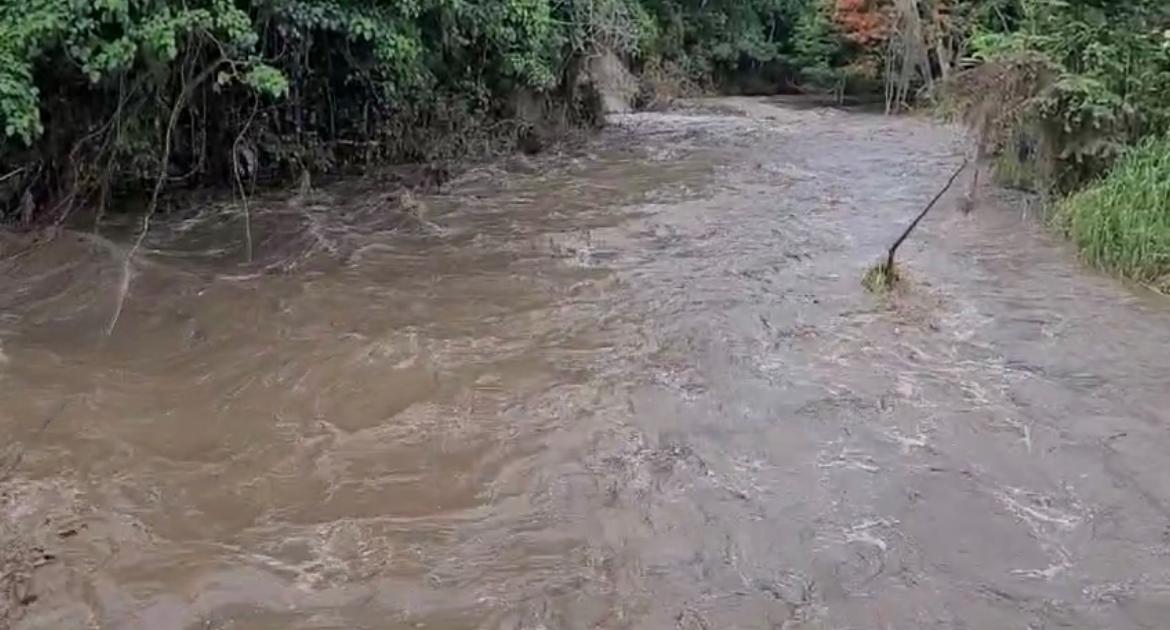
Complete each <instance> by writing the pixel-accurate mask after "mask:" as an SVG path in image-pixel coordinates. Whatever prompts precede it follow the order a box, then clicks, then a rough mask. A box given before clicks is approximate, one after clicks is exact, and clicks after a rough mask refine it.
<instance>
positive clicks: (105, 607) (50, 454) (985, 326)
mask: <svg viewBox="0 0 1170 630" xmlns="http://www.w3.org/2000/svg"><path fill="white" fill-rule="evenodd" d="M963 154H964V143H963V141H962V138H961V136H960V134H959V133H957V132H956V130H955V129H952V128H949V127H945V126H939V125H936V124H934V123H931V122H930V121H927V120H924V119H917V118H887V117H883V116H880V115H873V114H869V113H859V112H847V111H841V110H831V109H807V108H787V107H784V106H781V105H777V104H775V103H769V102H767V101H760V100H735V99H728V100H723V101H722V102H721V103H720V104H719V107H718V108H715V109H713V108H710V107H708V108H704V109H690V110H680V111H675V112H671V113H645V114H636V115H630V116H626V117H621V118H619V119H617V120H615V121H614V124H613V125H612V126H611V128H610V129H609V130H607V131H606V132H605V133H603V134H602V135H601V136H600V137H599V138H597V139H596V140H594V141H591V142H590V143H589V144H588V145H587V146H586V147H584V148H582V149H579V150H574V151H571V152H566V153H564V154H561V155H550V156H543V157H540V158H534V159H525V158H514V159H511V160H507V161H502V162H499V163H494V164H487V165H483V166H480V167H477V168H473V169H471V170H469V171H468V172H466V173H464V174H463V175H462V176H460V177H459V178H458V179H457V180H456V181H454V182H453V183H452V184H451V185H450V186H449V187H447V189H445V190H444V191H443V193H442V194H438V195H434V196H431V197H426V198H423V202H424V203H425V204H426V205H427V207H428V210H429V211H428V212H427V213H426V215H425V217H424V219H423V220H422V221H417V220H413V219H412V220H404V219H403V217H402V215H401V214H399V213H396V212H394V211H393V209H392V203H391V202H389V201H387V200H386V198H385V196H384V195H385V193H386V190H387V189H386V186H385V185H384V184H379V182H378V181H377V180H375V179H370V180H352V181H348V182H344V183H342V184H338V185H335V186H328V187H325V188H323V189H322V190H318V191H315V192H312V193H309V194H308V195H304V196H294V197H290V198H287V199H286V198H281V197H275V196H272V197H268V198H258V199H254V200H253V202H252V204H251V209H250V211H251V214H252V218H253V221H252V223H253V244H254V248H255V258H254V260H253V261H252V262H250V263H249V262H245V261H244V251H245V249H244V238H243V223H242V222H241V219H240V211H239V209H238V208H237V207H235V206H234V205H231V204H215V203H210V204H207V205H206V206H205V207H201V208H199V209H198V210H197V211H191V212H178V211H175V212H170V213H168V214H166V215H165V216H159V217H156V218H155V220H154V221H153V222H152V223H151V227H150V231H149V233H148V236H147V238H146V239H145V240H144V241H143V243H142V247H141V248H140V249H139V250H138V253H137V255H136V256H135V259H134V264H133V265H132V267H131V272H132V274H131V276H130V277H129V280H130V282H129V283H128V287H129V290H128V292H127V293H126V295H125V299H124V301H123V302H122V303H121V304H120V305H119V295H120V292H121V289H122V288H124V287H126V286H127V283H126V282H125V281H126V277H125V276H124V271H125V270H124V267H123V265H122V258H123V256H124V254H125V252H126V251H127V248H128V247H129V245H130V244H131V243H132V242H133V233H134V230H135V229H136V227H137V226H138V223H136V222H132V221H126V222H125V224H123V225H118V224H116V223H109V224H106V225H103V226H101V229H100V230H99V231H98V234H96V235H95V234H93V233H92V231H91V230H90V229H88V228H79V229H77V230H74V231H68V232H65V233H63V234H62V235H61V236H60V237H59V238H57V239H56V240H54V241H52V242H50V243H48V244H42V245H39V246H36V247H33V248H32V249H27V250H20V251H16V250H14V249H13V247H9V248H8V249H6V251H5V252H4V255H3V257H2V258H0V627H3V626H12V627H15V628H22V629H49V628H53V629H56V628H64V629H71V628H119V629H121V628H129V629H145V630H169V629H176V630H179V629H187V628H224V629H227V628H231V629H235V630H239V629H256V630H259V629H286V628H287V629H297V630H300V629H310V628H311V629H398V628H403V629H406V628H432V629H441V630H459V629H497V628H499V629H516V630H519V629H527V630H537V629H544V630H554V629H560V628H566V629H574V628H580V629H587V628H603V629H608V628H615V629H616V628H651V629H656V628H668V629H675V628H677V629H682V630H702V629H711V630H714V629H724V628H783V629H797V628H799V629H823V630H828V629H841V630H845V629H875V630H887V629H895V628H898V629H918V628H926V629H952V628H953V629H959V628H971V629H980V630H983V629H1007V628H1018V629H1021V630H1023V629H1033V630H1039V629H1042V628H1043V629H1049V628H1085V629H1090V628H1094V629H1095V628H1110V629H1138V628H1149V629H1165V628H1170V306H1168V304H1167V302H1166V300H1164V299H1162V298H1157V297H1154V296H1151V295H1148V294H1146V293H1144V292H1142V291H1141V290H1134V289H1131V288H1128V287H1126V286H1124V285H1123V284H1121V283H1119V282H1117V281H1115V280H1113V279H1110V278H1107V277H1103V276H1101V275H1099V274H1096V273H1093V272H1091V271H1089V270H1086V269H1085V268H1084V267H1082V266H1081V265H1079V264H1078V263H1077V261H1076V259H1075V257H1074V256H1073V255H1072V254H1071V253H1070V252H1069V250H1068V249H1067V247H1066V246H1065V245H1064V244H1062V243H1060V242H1059V241H1058V240H1057V239H1055V238H1053V237H1052V236H1051V235H1049V234H1048V233H1046V231H1045V230H1044V229H1043V227H1042V226H1040V225H1039V223H1038V221H1037V220H1036V219H1035V217H1033V216H1029V214H1030V211H1029V210H1028V208H1029V206H1028V204H1026V203H1025V202H1024V200H1021V199H1019V198H1018V197H1016V196H1013V195H1010V194H1007V193H1004V192H1000V191H993V190H988V191H985V193H984V196H983V198H982V201H981V203H980V204H979V205H978V207H977V208H976V210H975V211H974V212H973V213H972V214H970V215H963V214H961V213H958V212H956V211H955V206H956V201H955V194H952V195H951V196H949V197H947V198H946V200H944V202H943V204H942V205H941V206H940V207H939V208H937V209H936V210H935V212H934V213H933V214H931V215H930V216H929V217H928V218H927V220H926V221H925V222H924V223H923V225H922V226H921V228H920V230H919V231H917V232H915V234H914V235H913V236H912V237H911V239H910V241H908V242H907V244H906V245H904V246H903V249H902V254H901V256H903V265H904V268H905V272H906V274H907V276H908V280H909V283H908V286H907V287H906V288H905V290H904V291H903V292H902V293H900V294H898V295H895V296H893V297H887V298H882V297H876V296H874V295H871V294H869V293H866V292H865V291H864V290H863V289H862V287H861V285H860V279H861V277H862V275H863V273H864V272H865V270H866V268H867V267H868V266H869V265H870V264H872V263H873V262H875V261H876V260H877V259H878V257H879V255H880V253H881V250H882V248H883V246H885V245H886V244H888V243H889V242H890V241H891V240H892V239H893V238H894V237H895V236H897V234H898V232H899V231H900V229H901V227H902V226H903V225H905V223H906V222H907V221H908V220H909V219H910V218H911V217H912V216H913V215H914V213H915V212H916V211H917V210H919V209H920V208H921V207H922V205H923V204H924V203H925V202H926V201H927V200H929V198H930V197H931V195H932V194H933V193H934V192H935V191H936V190H937V188H938V187H939V186H940V185H941V184H942V182H943V181H944V180H945V179H946V176H947V175H948V174H949V172H950V171H951V170H952V169H953V168H954V167H955V166H956V165H957V164H958V163H960V162H961V161H962V159H963ZM107 333H108V334H107Z"/></svg>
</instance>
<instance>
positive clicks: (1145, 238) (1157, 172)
mask: <svg viewBox="0 0 1170 630" xmlns="http://www.w3.org/2000/svg"><path fill="white" fill-rule="evenodd" d="M1055 221H1056V224H1057V225H1058V226H1059V227H1060V229H1061V230H1062V231H1063V232H1064V233H1065V234H1066V235H1067V236H1068V237H1069V238H1070V239H1071V240H1072V241H1073V242H1074V243H1076V245H1077V247H1078V248H1079V249H1080V251H1081V253H1082V254H1083V255H1084V257H1085V259H1086V260H1087V261H1089V262H1090V263H1092V264H1094V265H1096V266H1098V267H1100V268H1102V269H1107V270H1110V271H1115V272H1117V273H1120V274H1122V275H1124V276H1126V277H1128V278H1131V279H1133V280H1136V281H1138V282H1142V283H1145V284H1148V285H1151V286H1154V287H1156V288H1158V289H1160V290H1162V291H1170V137H1162V138H1157V139H1153V138H1152V139H1148V140H1146V141H1145V142H1143V143H1141V144H1139V145H1138V146H1136V147H1134V148H1133V149H1131V150H1130V151H1128V152H1127V153H1126V154H1125V156H1124V157H1122V158H1121V160H1120V161H1119V162H1118V163H1117V165H1116V166H1115V167H1114V168H1113V169H1112V170H1111V171H1110V172H1109V173H1108V174H1107V175H1106V176H1105V177H1103V178H1102V179H1100V180H1098V181H1097V182H1095V183H1093V184H1090V185H1089V186H1088V187H1087V188H1085V189H1083V190H1081V191H1080V192H1077V193H1074V194H1073V195H1071V196H1069V197H1066V198H1064V199H1063V200H1061V201H1060V202H1058V204H1057V206H1056V214H1055Z"/></svg>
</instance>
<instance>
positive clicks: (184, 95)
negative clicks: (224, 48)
mask: <svg viewBox="0 0 1170 630" xmlns="http://www.w3.org/2000/svg"><path fill="white" fill-rule="evenodd" d="M223 63H224V60H223V59H220V60H218V61H215V62H214V63H212V64H210V65H208V66H207V67H206V68H204V69H203V72H200V73H199V75H198V76H196V77H195V79H194V80H192V81H191V82H190V83H188V84H187V85H186V87H184V88H183V91H182V92H180V93H179V97H178V98H177V99H175V105H174V107H172V108H171V118H170V120H169V121H167V131H166V134H165V135H164V136H163V146H162V152H161V153H160V157H159V166H158V177H157V178H155V180H154V191H153V192H152V193H151V195H150V205H148V206H147V207H146V214H145V215H143V217H142V229H141V230H140V231H139V232H138V238H137V239H135V240H134V245H133V246H132V247H131V248H130V250H129V251H127V252H126V258H125V259H123V261H122V280H121V283H120V285H119V287H118V302H117V304H116V305H115V306H114V312H113V314H111V315H110V321H109V323H108V324H106V336H107V337H109V336H110V335H112V334H113V333H114V327H115V326H117V325H118V318H119V317H121V316H122V307H123V306H125V304H126V296H127V294H129V293H130V276H131V273H132V269H131V263H132V262H133V260H134V254H136V253H138V249H139V248H140V247H142V242H143V241H145V240H146V234H147V232H149V231H150V220H151V219H152V218H153V217H154V213H155V212H156V211H157V210H158V198H159V195H161V194H162V189H163V185H164V184H166V181H167V163H168V161H169V159H170V155H171V135H172V134H174V131H175V125H176V124H178V122H179V113H180V112H182V111H183V104H184V103H186V102H187V99H189V98H191V94H192V93H193V92H194V91H195V89H196V88H197V87H199V85H201V84H202V83H203V82H204V81H206V80H207V79H208V78H210V77H211V75H212V74H213V73H214V72H215V71H216V70H218V69H219V67H220V65H222V64H223Z"/></svg>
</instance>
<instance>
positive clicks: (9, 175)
mask: <svg viewBox="0 0 1170 630" xmlns="http://www.w3.org/2000/svg"><path fill="white" fill-rule="evenodd" d="M23 172H24V167H23V166H22V167H20V168H18V169H16V170H15V171H12V172H11V173H5V174H4V175H0V182H3V181H5V180H8V179H12V178H13V177H16V176H17V175H20V174H21V173H23Z"/></svg>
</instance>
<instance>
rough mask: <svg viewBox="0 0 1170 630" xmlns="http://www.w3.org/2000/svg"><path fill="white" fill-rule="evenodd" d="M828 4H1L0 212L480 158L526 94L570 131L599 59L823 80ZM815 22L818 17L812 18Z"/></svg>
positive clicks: (830, 45) (452, 0) (40, 0)
mask: <svg viewBox="0 0 1170 630" xmlns="http://www.w3.org/2000/svg"><path fill="white" fill-rule="evenodd" d="M824 6H825V5H824V2H823V1H822V0H184V1H179V0H27V1H26V2H19V3H18V2H5V3H3V4H0V178H3V179H0V204H2V205H0V209H3V210H5V214H8V215H9V216H10V217H11V216H12V213H13V212H14V211H18V210H20V209H22V208H23V210H24V212H23V214H25V215H31V214H33V213H34V212H33V210H35V214H37V215H38V216H40V217H42V218H49V215H52V216H59V215H61V214H63V213H64V212H65V211H67V210H68V208H69V207H72V206H73V205H74V204H76V203H78V202H88V201H96V202H97V203H99V204H104V203H105V202H106V200H107V199H108V198H109V197H110V196H111V195H112V194H114V193H116V192H117V191H118V189H125V190H143V189H144V188H147V189H149V187H150V186H151V185H152V184H153V183H154V182H155V181H156V179H157V181H158V182H159V184H160V185H165V186H174V185H177V184H182V183H188V184H197V183H206V182H216V181H219V182H225V183H226V182H230V181H231V179H233V178H234V177H235V176H236V175H239V174H241V173H242V174H244V175H246V176H248V177H256V176H257V175H285V176H287V175H290V174H295V173H298V172H301V171H311V172H320V171H330V170H336V169H338V168H342V167H344V166H346V165H352V164H368V163H370V162H380V161H386V160H426V159H432V158H437V157H443V156H451V155H459V154H463V153H466V152H468V151H477V150H482V149H483V147H484V145H485V144H489V143H491V142H493V141H496V140H501V139H502V140H504V141H507V140H508V139H509V138H510V137H514V136H515V135H516V134H517V133H519V132H520V131H522V130H521V129H520V127H522V126H523V124H532V123H533V121H532V120H528V121H522V122H523V124H521V122H516V121H515V118H516V116H517V113H518V111H517V110H518V109H523V108H522V107H520V105H521V104H523V102H527V103H529V106H528V107H527V110H532V109H533V107H532V106H531V104H532V103H534V102H535V103H536V104H537V108H538V109H539V110H540V111H541V112H542V115H543V116H545V117H548V118H550V119H551V118H555V119H557V120H558V121H559V122H562V123H564V122H568V123H579V122H589V120H590V119H592V118H593V117H594V114H593V113H592V112H591V111H590V103H589V102H588V98H587V97H588V90H587V89H583V88H587V86H586V85H583V83H584V81H583V79H582V77H583V73H582V70H583V67H584V65H585V63H584V62H585V60H586V59H587V58H588V57H589V56H590V55H594V54H598V53H601V52H607V51H608V52H612V53H615V54H617V55H619V56H620V57H621V58H623V59H624V60H626V62H627V63H629V64H630V65H632V66H633V67H644V66H648V65H653V66H654V67H657V68H669V69H670V70H671V71H672V72H674V73H676V74H679V75H681V76H682V77H683V78H685V79H687V80H688V81H690V82H691V83H693V84H698V85H704V84H706V85H716V84H719V83H722V82H725V81H726V80H728V79H729V78H731V77H734V76H735V75H736V74H737V73H741V72H748V71H754V72H758V71H761V70H762V69H765V68H768V69H769V71H771V72H773V73H774V74H775V75H776V76H777V77H781V76H782V77H784V80H786V81H789V80H790V81H799V80H800V79H801V76H800V73H799V68H798V67H796V66H797V65H800V64H803V65H808V66H810V67H811V66H816V67H817V68H818V69H819V70H820V71H821V72H822V73H823V71H824V70H825V69H827V68H829V66H831V65H832V64H833V63H834V61H833V59H831V58H832V57H833V56H834V55H837V54H838V52H839V50H838V49H839V46H836V44H835V42H836V37H835V35H834V34H833V33H832V32H831V29H829V28H826V23H825V19H824V9H823V7H824ZM810 20H814V21H815V20H820V22H819V23H817V28H812V29H810V28H809V26H808V25H809V24H810V23H811V22H810ZM813 40H816V41H813ZM529 113H530V111H529ZM529 117H530V118H531V116H529ZM494 121H502V122H504V123H506V124H497V123H496V122H494ZM159 173H161V174H162V175H161V176H159V175H157V174H159ZM46 210H52V211H51V212H47V211H46Z"/></svg>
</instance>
